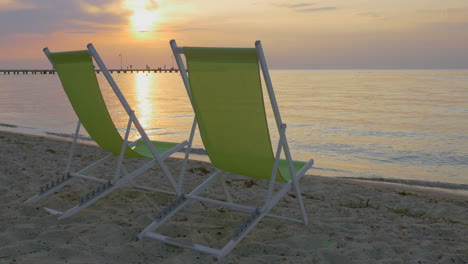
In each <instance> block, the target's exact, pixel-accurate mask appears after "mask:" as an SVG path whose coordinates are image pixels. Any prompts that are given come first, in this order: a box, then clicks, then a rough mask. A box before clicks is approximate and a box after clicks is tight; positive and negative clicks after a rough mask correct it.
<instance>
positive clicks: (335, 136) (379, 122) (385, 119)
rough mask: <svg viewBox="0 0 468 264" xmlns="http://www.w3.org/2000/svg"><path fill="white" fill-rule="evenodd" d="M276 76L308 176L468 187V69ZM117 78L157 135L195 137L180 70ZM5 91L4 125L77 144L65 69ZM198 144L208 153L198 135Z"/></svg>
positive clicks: (10, 82) (23, 78) (3, 78)
mask: <svg viewBox="0 0 468 264" xmlns="http://www.w3.org/2000/svg"><path fill="white" fill-rule="evenodd" d="M270 74H271V78H272V82H273V87H274V90H275V93H276V98H277V102H278V105H279V109H280V112H281V117H282V119H283V123H286V124H287V125H288V128H287V139H288V142H289V145H290V148H291V152H292V156H293V159H295V160H304V161H306V160H309V159H314V160H315V164H314V166H313V168H312V169H310V171H309V172H308V174H313V175H322V176H329V177H351V178H361V179H368V180H375V181H389V182H399V183H406V184H413V185H421V186H432V187H438V188H449V189H461V190H462V191H463V190H468V70H271V72H270ZM112 76H113V78H114V79H115V81H116V83H117V84H118V85H119V87H120V89H121V90H122V93H123V94H124V96H125V97H126V99H127V100H128V102H129V104H130V106H131V107H132V109H133V110H134V111H135V113H136V116H137V117H138V118H139V120H140V123H141V124H142V125H143V127H144V128H145V130H146V131H147V133H148V135H149V136H150V138H152V139H155V140H163V141H173V142H180V141H183V140H186V139H188V136H189V132H190V128H191V125H192V122H193V116H194V115H193V111H192V108H191V105H190V101H189V100H188V97H187V93H186V90H185V88H184V85H183V82H182V79H181V77H180V74H179V73H175V72H172V73H142V72H140V73H113V74H112ZM98 79H99V82H100V84H101V89H102V91H103V94H104V97H105V101H106V103H107V106H108V108H109V111H110V113H111V116H112V118H113V120H114V122H115V123H116V125H117V127H118V128H119V130H120V132H121V133H122V134H123V133H124V130H125V127H126V125H127V122H128V116H126V114H125V111H124V109H123V108H122V107H121V105H120V103H119V102H118V100H117V99H116V97H115V95H114V94H113V93H112V90H111V88H110V87H109V85H108V84H107V82H106V80H105V78H104V76H103V75H102V74H98ZM0 91H1V93H0V130H3V131H13V132H18V133H25V134H32V135H45V136H49V137H61V138H65V139H69V140H71V135H72V134H73V133H74V131H75V127H76V123H77V118H76V116H75V114H74V112H73V109H72V108H71V106H70V103H69V102H68V100H67V98H66V96H65V93H64V91H63V89H62V87H61V84H60V81H59V79H58V77H57V76H56V75H54V74H46V75H39V74H38V75H32V74H27V75H22V74H19V75H12V74H10V75H7V74H5V75H0ZM264 95H265V104H266V105H267V115H268V119H269V125H270V131H271V135H272V141H273V144H275V142H277V141H278V131H277V129H276V126H275V123H274V117H273V114H272V112H271V107H269V101H268V97H267V93H266V92H264ZM81 134H82V135H81V137H80V138H81V141H82V142H84V143H90V144H93V143H92V141H91V140H90V139H89V136H88V135H87V134H86V131H84V130H82V132H81ZM137 136H138V135H137V133H136V131H135V130H132V133H131V138H133V139H135V138H137ZM226 140H229V139H226ZM194 148H197V149H203V143H202V141H201V139H200V137H199V135H198V134H197V135H196V137H195V140H194ZM194 157H195V158H197V159H201V160H208V157H207V156H204V155H195V156H194ZM2 162H5V161H2Z"/></svg>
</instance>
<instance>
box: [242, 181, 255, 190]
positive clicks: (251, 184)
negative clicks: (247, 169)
mask: <svg viewBox="0 0 468 264" xmlns="http://www.w3.org/2000/svg"><path fill="white" fill-rule="evenodd" d="M254 185H257V182H255V181H254V180H245V181H244V186H245V187H247V188H250V187H252V186H254Z"/></svg>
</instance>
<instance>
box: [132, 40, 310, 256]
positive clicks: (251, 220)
mask: <svg viewBox="0 0 468 264" xmlns="http://www.w3.org/2000/svg"><path fill="white" fill-rule="evenodd" d="M170 45H171V48H172V51H173V53H174V57H175V59H176V62H177V65H178V67H179V70H180V73H181V76H182V79H183V82H184V84H185V87H186V89H187V93H188V95H189V97H190V98H191V89H190V83H189V77H188V76H187V71H186V67H185V65H184V63H183V61H182V58H181V54H183V53H184V51H183V47H178V46H177V44H176V42H175V40H171V42H170ZM255 47H256V50H257V56H258V58H259V62H260V67H261V70H262V73H263V78H264V80H265V84H266V87H267V90H268V95H269V98H270V102H271V105H272V109H273V112H274V116H275V120H276V124H277V127H278V132H279V135H280V139H279V142H278V146H277V150H276V155H275V162H274V167H273V169H272V174H271V178H270V180H269V186H268V190H267V193H266V197H265V203H264V204H263V206H262V207H261V208H255V207H251V206H245V205H241V204H236V203H233V202H232V199H231V196H230V194H229V191H228V189H227V186H226V184H225V182H224V180H222V184H223V189H224V192H225V195H226V200H227V202H225V201H220V200H214V199H209V198H205V197H202V196H200V195H199V194H200V193H201V191H202V190H203V189H204V188H206V187H208V186H209V185H210V184H212V183H213V182H214V181H215V180H216V179H218V178H219V177H220V172H221V170H220V169H217V170H216V171H215V172H214V173H213V174H212V175H210V176H209V177H208V179H206V180H205V181H204V182H203V183H202V184H200V185H199V186H198V187H197V188H195V189H194V190H193V191H191V192H190V193H188V194H182V195H179V197H178V198H177V199H175V200H174V201H173V202H172V203H170V204H169V205H168V206H167V207H166V208H164V209H162V210H161V211H159V212H158V214H157V215H156V220H155V221H154V222H152V223H151V224H150V225H148V226H147V227H146V228H145V229H144V230H143V231H142V232H141V233H140V234H139V235H138V238H139V239H143V238H152V239H156V240H159V241H161V242H164V243H166V244H170V245H173V246H178V247H183V248H187V249H191V250H195V251H198V252H201V253H206V254H211V255H214V256H215V258H216V259H218V260H220V259H222V258H224V257H225V256H226V255H227V254H229V253H230V252H231V250H232V249H233V248H234V247H235V246H236V245H237V244H238V243H239V242H240V241H241V240H242V238H244V237H245V236H246V235H247V234H248V233H249V232H250V231H251V230H252V229H253V228H254V227H255V226H256V225H257V223H258V222H260V221H261V220H262V219H263V218H264V217H265V216H267V217H272V218H277V219H282V220H288V221H293V222H298V223H303V224H305V225H307V224H308V222H309V220H308V216H307V214H306V211H305V207H304V202H303V200H302V194H301V190H300V187H299V180H300V179H301V177H302V176H303V175H304V174H305V172H306V171H307V170H308V169H309V168H310V167H311V166H312V165H313V163H314V161H313V160H312V159H311V160H309V161H308V162H307V163H306V164H305V165H304V166H303V167H302V169H301V170H300V171H297V172H296V171H295V169H294V166H293V160H292V158H291V154H290V151H289V146H288V142H287V139H286V124H283V122H282V121H281V115H280V113H279V109H278V105H277V103H276V98H275V93H274V91H273V86H272V83H271V79H270V75H269V73H268V68H267V65H266V61H265V56H264V55H263V49H262V45H261V43H260V41H257V42H256V43H255ZM195 127H196V123H195V122H194V124H193V126H192V131H191V133H190V139H189V148H190V147H191V143H192V139H193V136H194V130H195ZM282 151H284V154H285V156H286V160H287V162H288V167H289V171H290V175H292V176H291V180H290V181H289V182H287V183H285V184H284V185H283V186H282V187H281V188H280V189H279V190H278V191H277V192H276V193H274V186H275V182H276V176H277V175H276V174H277V171H278V164H279V160H280V157H281V152H282ZM187 156H188V153H187V154H186V158H185V160H184V163H183V166H182V167H183V168H185V164H186V162H187ZM182 172H183V171H182ZM181 180H183V174H181ZM291 188H293V189H294V192H295V195H296V198H297V202H298V204H299V208H300V211H301V214H302V219H295V218H291V217H285V216H279V215H273V214H269V211H270V210H271V209H272V208H273V207H274V206H275V205H276V204H277V203H278V202H279V201H280V199H281V198H282V197H284V196H285V194H286V193H287V192H288V191H290V190H291ZM190 200H194V201H201V202H207V203H213V204H216V205H220V206H225V207H228V208H231V209H234V210H236V211H241V212H246V213H249V214H250V215H249V216H248V217H247V218H246V219H245V221H244V222H243V223H242V224H241V225H240V226H239V227H238V228H237V229H236V230H235V231H234V234H233V236H232V239H231V240H230V241H229V242H228V243H227V244H226V245H224V246H223V247H222V248H221V249H217V248H211V247H207V246H204V245H201V244H185V243H181V242H178V241H174V240H173V239H172V238H170V237H168V236H165V235H162V234H159V233H156V232H154V231H155V230H156V229H157V228H159V227H160V226H161V225H162V224H164V223H165V222H167V221H168V220H169V219H170V218H171V217H172V216H174V215H175V214H176V213H177V212H178V211H180V210H181V209H182V208H183V207H185V206H186V205H187V204H188V202H189V201H190Z"/></svg>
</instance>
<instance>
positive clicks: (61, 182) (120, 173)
mask: <svg viewBox="0 0 468 264" xmlns="http://www.w3.org/2000/svg"><path fill="white" fill-rule="evenodd" d="M87 48H88V53H89V54H90V55H91V56H92V57H93V58H94V60H95V62H96V63H97V65H98V66H99V68H100V69H101V71H102V73H103V74H104V76H105V77H106V79H107V81H108V82H109V84H110V86H111V87H112V90H113V91H114V93H115V95H116V96H117V98H118V99H119V101H120V103H121V104H122V106H123V107H124V109H125V111H126V112H127V114H128V115H129V119H128V124H127V127H126V131H125V137H124V140H123V144H122V147H121V151H120V154H119V155H118V156H117V164H116V168H115V172H114V176H113V178H112V180H105V179H101V178H97V177H92V176H88V175H86V174H87V173H89V172H91V171H93V170H94V169H96V168H97V167H98V166H99V165H101V164H103V163H104V162H106V161H109V160H111V159H113V158H116V155H114V154H112V153H110V154H108V155H107V156H105V157H103V158H101V159H99V160H97V161H95V162H94V163H92V164H90V165H88V166H86V167H85V168H83V169H81V170H79V171H77V172H72V171H71V165H72V160H73V155H74V152H75V148H76V142H77V139H78V135H79V132H80V127H81V122H80V121H78V124H77V126H76V131H75V135H74V137H73V142H72V144H71V147H70V150H69V153H68V158H67V164H66V167H65V173H64V175H63V176H61V177H59V178H57V179H55V180H53V181H52V182H51V183H49V184H46V185H43V186H41V187H40V190H39V193H38V194H37V195H35V196H33V197H31V198H30V199H28V200H26V203H34V202H38V201H40V200H42V199H44V198H46V197H47V196H49V195H51V194H53V193H54V192H56V191H58V190H60V189H61V188H63V187H64V186H65V185H67V184H70V183H72V182H73V181H74V180H76V179H77V178H82V179H87V180H91V181H95V182H98V183H102V185H101V186H99V187H98V188H97V189H95V190H92V191H91V192H89V193H87V194H85V195H84V196H82V197H81V198H80V200H79V203H78V204H77V205H76V206H74V207H72V208H70V209H68V210H66V211H64V212H62V211H58V210H55V209H51V208H45V209H46V210H47V211H49V212H50V213H52V214H54V215H59V217H58V219H64V218H67V217H70V216H72V215H74V214H76V213H78V212H80V211H81V210H83V209H85V208H87V207H88V206H90V205H92V204H93V203H95V202H96V201H97V200H99V199H101V198H103V197H104V196H106V195H107V194H109V193H111V192H112V191H114V190H116V189H118V188H120V187H122V186H123V185H125V184H126V183H130V184H131V185H132V186H133V187H135V188H139V189H144V190H150V191H156V192H162V193H168V194H174V195H177V196H180V195H181V194H182V192H181V186H182V183H179V184H178V183H177V182H176V181H175V180H174V178H173V176H172V174H171V173H170V171H169V169H168V168H167V166H166V164H165V163H164V160H165V159H166V158H168V157H169V156H170V155H172V154H173V153H175V152H177V151H179V150H181V149H183V148H184V147H186V146H187V145H188V142H187V141H183V142H181V143H179V144H177V145H176V146H174V147H173V148H171V149H170V150H168V151H166V152H165V153H163V154H161V155H160V154H159V153H158V151H157V150H156V148H155V147H154V145H153V144H152V143H151V141H150V139H149V137H148V135H147V134H146V132H145V130H144V129H143V127H142V126H141V124H140V122H139V121H138V118H137V117H136V116H135V114H134V111H133V110H132V108H131V107H130V105H129V104H128V102H127V100H126V99H125V97H124V96H123V94H122V92H121V91H120V89H119V87H118V86H117V84H116V83H115V81H114V79H113V78H112V76H111V74H110V72H109V70H108V69H107V67H106V66H105V64H104V62H103V61H102V59H101V57H100V56H99V54H98V53H97V51H96V49H95V48H94V46H93V45H92V44H88V46H87ZM44 53H45V54H46V55H47V57H48V58H49V54H50V51H49V49H48V48H44ZM49 61H50V62H51V64H52V65H53V63H52V61H51V60H50V58H49ZM132 125H134V126H135V128H136V129H137V131H138V132H139V134H140V136H141V138H140V139H138V140H136V141H134V142H130V141H129V139H128V137H129V134H130V129H131V127H132ZM139 140H144V141H145V143H146V145H147V146H148V148H149V149H150V151H151V153H152V155H153V156H154V159H151V160H150V161H149V162H147V163H145V164H144V165H142V166H141V167H139V168H137V169H135V170H133V171H132V172H128V171H127V169H126V168H125V167H124V165H123V160H124V157H125V155H124V154H125V149H126V146H127V145H128V146H130V147H132V146H134V145H135V144H136V142H137V141H139ZM186 151H190V150H189V148H187V149H186ZM156 165H159V166H160V167H161V169H162V170H163V173H164V175H165V176H166V178H167V179H168V181H169V182H170V184H171V185H172V188H173V189H174V192H171V191H166V190H162V189H156V188H151V187H147V186H142V185H138V184H137V183H136V182H135V181H134V180H135V177H137V176H138V175H140V174H142V173H143V172H145V171H146V170H148V169H150V168H153V167H155V166H156Z"/></svg>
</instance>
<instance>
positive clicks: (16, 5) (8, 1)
mask: <svg viewBox="0 0 468 264" xmlns="http://www.w3.org/2000/svg"><path fill="white" fill-rule="evenodd" d="M32 8H36V5H35V4H33V3H23V2H20V1H15V0H0V12H9V11H13V10H22V9H32Z"/></svg>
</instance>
